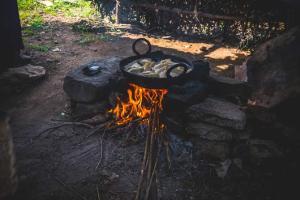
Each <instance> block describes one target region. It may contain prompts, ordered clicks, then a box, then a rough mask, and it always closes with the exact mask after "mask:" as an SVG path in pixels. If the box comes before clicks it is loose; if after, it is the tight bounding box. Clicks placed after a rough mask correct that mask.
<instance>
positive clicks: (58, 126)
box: [34, 122, 93, 139]
mask: <svg viewBox="0 0 300 200" xmlns="http://www.w3.org/2000/svg"><path fill="white" fill-rule="evenodd" d="M74 125H75V126H82V127H85V128H89V129H91V128H93V126H91V125H89V124H85V123H81V122H63V123H61V124H57V125H55V126H52V127H49V128H46V129H45V130H43V131H41V132H40V133H39V134H38V135H36V136H35V137H34V139H35V138H38V137H40V136H41V135H42V134H44V133H46V132H48V131H52V130H56V129H59V128H61V127H63V126H74Z"/></svg>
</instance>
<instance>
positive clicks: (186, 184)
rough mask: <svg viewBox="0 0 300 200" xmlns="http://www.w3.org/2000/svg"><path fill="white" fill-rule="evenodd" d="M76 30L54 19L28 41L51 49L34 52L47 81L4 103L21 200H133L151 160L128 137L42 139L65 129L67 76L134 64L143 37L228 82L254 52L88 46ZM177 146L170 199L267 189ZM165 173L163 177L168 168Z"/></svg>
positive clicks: (165, 176)
mask: <svg viewBox="0 0 300 200" xmlns="http://www.w3.org/2000/svg"><path fill="white" fill-rule="evenodd" d="M72 23H74V22H70V21H64V19H63V18H60V17H49V18H48V19H47V27H46V28H44V29H43V30H42V31H40V32H38V33H36V34H34V35H31V36H25V37H24V40H25V45H27V46H28V45H48V46H50V47H51V48H50V49H49V51H47V52H40V51H37V50H34V49H29V50H26V51H27V53H28V52H29V53H30V54H31V55H32V57H33V63H34V64H36V65H41V66H44V67H46V69H47V71H48V73H47V77H46V79H45V80H43V81H41V82H38V83H35V84H34V85H30V86H29V87H23V86H20V87H19V89H17V90H15V91H14V93H13V94H6V95H5V96H1V104H0V109H2V110H5V111H8V112H9V114H10V116H11V127H12V132H13V139H14V144H15V151H16V159H17V168H18V175H19V188H18V191H17V194H16V196H15V197H14V199H16V200H18V199H22V200H24V199H28V200H29V199H31V200H35V199H38V200H41V199H56V200H59V199H64V200H67V199H89V200H92V199H122V200H123V199H132V197H133V196H134V191H135V190H136V186H137V180H138V176H139V168H140V164H141V159H142V154H143V140H142V139H140V140H139V141H137V142H135V143H133V144H124V138H125V136H124V135H122V134H117V135H108V134H107V135H106V136H104V137H103V136H101V135H94V136H91V137H88V138H87V137H86V136H87V134H88V133H89V132H90V131H91V130H89V129H86V128H84V127H78V126H66V127H62V128H59V129H55V130H54V131H50V132H45V133H42V134H41V132H43V130H45V129H47V128H49V127H51V126H53V125H55V124H58V123H59V122H58V120H61V119H62V118H63V113H64V112H65V110H67V109H68V106H69V102H68V99H67V97H66V95H65V93H64V91H63V87H62V86H63V80H64V77H65V75H66V73H67V72H69V71H70V70H72V69H74V68H76V67H78V66H80V65H81V64H84V63H87V62H90V61H92V60H94V59H98V58H102V57H110V56H116V55H118V56H130V55H132V54H133V53H132V51H131V44H132V43H133V41H134V39H136V38H138V37H146V38H147V39H149V40H150V42H151V43H152V45H153V46H154V49H161V50H163V51H165V52H171V53H176V54H180V55H184V56H188V57H190V58H192V59H207V60H209V61H210V62H211V66H212V70H213V71H216V72H220V73H224V74H225V75H228V76H233V66H235V65H239V64H241V63H242V62H243V61H244V59H245V58H246V57H247V55H249V52H244V51H239V50H237V49H235V48H230V47H226V46H225V45H224V44H221V43H217V42H216V41H215V42H214V43H206V42H203V43H199V42H197V43H193V42H184V41H179V40H174V39H170V38H166V37H165V39H161V38H154V37H148V36H142V35H141V34H132V33H126V32H124V33H122V34H121V35H119V36H114V37H112V39H111V40H109V41H104V40H103V41H101V40H97V41H93V42H91V43H89V44H80V43H79V42H78V41H80V40H81V39H82V35H81V34H80V33H78V32H75V31H73V30H72V27H71V25H72ZM173 140H174V141H175V142H174V145H176V144H178V145H181V148H180V150H179V151H178V152H176V151H175V152H174V157H175V158H176V164H174V167H173V169H172V171H171V172H169V173H162V174H161V176H160V180H162V183H161V185H162V188H160V190H161V191H160V192H161V195H162V197H163V198H162V199H172V200H175V199H200V198H201V199H210V200H212V199H218V200H221V199H224V200H225V199H248V196H247V194H246V193H245V190H244V188H245V187H248V186H249V187H252V186H255V187H260V185H259V184H258V185H256V183H253V184H252V183H249V182H243V181H241V182H240V181H239V179H238V178H237V180H235V181H232V180H219V179H218V178H217V177H216V175H215V174H214V172H213V170H212V169H211V168H210V167H209V165H208V164H207V163H205V161H203V160H199V159H198V158H194V157H193V156H191V155H193V154H191V151H192V144H191V142H190V141H188V140H183V139H179V138H177V137H176V136H174V138H173ZM101 144H102V145H103V146H102V148H101ZM101 149H102V150H101ZM175 149H176V148H175ZM101 152H102V153H101ZM102 154H103V155H102ZM101 155H102V156H101ZM99 160H101V164H100V165H99V166H98V162H99ZM186 163H187V164H186ZM161 169H162V171H163V169H164V166H162V167H161ZM199 169H201V170H199ZM239 183H241V184H240V186H239ZM243 184H246V185H243ZM249 190H250V188H249ZM251 190H254V191H255V190H256V188H251ZM265 199H267V198H265Z"/></svg>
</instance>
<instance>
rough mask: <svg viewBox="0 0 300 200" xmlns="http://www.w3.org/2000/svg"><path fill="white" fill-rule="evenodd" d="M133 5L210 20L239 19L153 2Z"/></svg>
mask: <svg viewBox="0 0 300 200" xmlns="http://www.w3.org/2000/svg"><path fill="white" fill-rule="evenodd" d="M133 6H136V7H143V8H148V9H152V10H159V11H166V12H172V13H176V14H185V15H196V16H198V17H203V18H209V19H212V20H230V21H235V20H239V19H238V18H237V17H232V16H226V15H216V14H211V13H206V12H202V11H188V10H182V9H179V8H170V7H166V6H159V5H155V4H154V5H152V4H141V3H135V4H133Z"/></svg>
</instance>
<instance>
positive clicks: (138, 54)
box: [132, 38, 152, 56]
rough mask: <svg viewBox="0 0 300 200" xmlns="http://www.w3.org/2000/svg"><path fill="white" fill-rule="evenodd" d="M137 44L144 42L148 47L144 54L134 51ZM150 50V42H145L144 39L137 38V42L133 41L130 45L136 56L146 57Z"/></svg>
mask: <svg viewBox="0 0 300 200" xmlns="http://www.w3.org/2000/svg"><path fill="white" fill-rule="evenodd" d="M139 42H144V43H146V44H147V46H148V50H147V52H146V53H145V54H141V53H139V52H138V51H137V50H136V44H137V43H139ZM151 49H152V46H151V44H150V42H149V41H148V40H146V39H145V38H139V39H137V40H135V41H134V43H133V44H132V51H133V52H134V53H135V54H136V55H137V56H141V55H147V54H149V53H151Z"/></svg>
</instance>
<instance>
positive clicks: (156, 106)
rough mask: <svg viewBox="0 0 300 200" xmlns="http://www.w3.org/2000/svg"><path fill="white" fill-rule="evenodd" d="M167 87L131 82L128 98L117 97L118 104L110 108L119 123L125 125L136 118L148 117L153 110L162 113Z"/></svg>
mask: <svg viewBox="0 0 300 200" xmlns="http://www.w3.org/2000/svg"><path fill="white" fill-rule="evenodd" d="M167 92H168V91H167V90H166V89H148V88H143V87H141V86H138V85H135V84H129V89H128V90H127V96H128V99H126V100H121V99H120V97H118V98H117V102H116V106H115V107H114V108H113V109H111V110H109V112H110V113H112V114H113V115H114V116H115V123H116V124H117V125H125V124H127V123H129V122H131V121H133V120H136V119H146V118H149V117H150V116H151V114H152V113H153V112H158V113H160V112H161V111H162V109H163V105H162V102H163V99H164V96H165V95H166V94H167Z"/></svg>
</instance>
